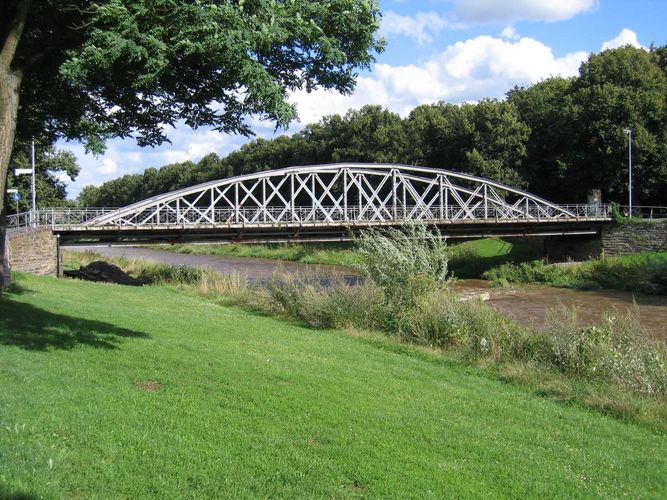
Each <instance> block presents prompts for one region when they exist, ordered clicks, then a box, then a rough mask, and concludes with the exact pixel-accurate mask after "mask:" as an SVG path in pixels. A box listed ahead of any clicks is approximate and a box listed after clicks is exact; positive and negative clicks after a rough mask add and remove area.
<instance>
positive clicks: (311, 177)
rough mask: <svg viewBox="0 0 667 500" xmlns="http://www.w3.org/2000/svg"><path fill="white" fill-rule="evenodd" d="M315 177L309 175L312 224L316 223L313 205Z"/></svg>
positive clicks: (314, 199)
mask: <svg viewBox="0 0 667 500" xmlns="http://www.w3.org/2000/svg"><path fill="white" fill-rule="evenodd" d="M315 175H317V174H310V192H311V193H312V200H311V201H312V203H311V207H312V208H311V210H312V214H313V222H315V221H317V217H316V216H315V212H316V210H317V209H316V208H315V205H316V203H317V197H316V196H315Z"/></svg>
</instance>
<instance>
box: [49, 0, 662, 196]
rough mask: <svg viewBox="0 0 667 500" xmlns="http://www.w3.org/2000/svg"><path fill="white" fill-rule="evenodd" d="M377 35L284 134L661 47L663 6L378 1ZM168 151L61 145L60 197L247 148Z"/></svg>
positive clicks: (261, 126)
mask: <svg viewBox="0 0 667 500" xmlns="http://www.w3.org/2000/svg"><path fill="white" fill-rule="evenodd" d="M380 5H381V8H382V11H383V22H382V29H381V34H382V36H384V37H385V39H386V40H387V49H386V51H385V52H384V53H382V54H380V55H379V56H377V61H376V63H375V64H374V65H373V66H372V68H371V70H370V71H365V72H362V73H361V74H360V75H359V78H358V81H357V88H356V90H355V92H354V94H352V95H350V96H340V95H338V94H335V93H332V92H325V91H321V90H320V91H315V92H313V93H311V94H307V93H305V92H297V93H295V94H293V95H292V96H291V100H292V102H294V103H295V104H296V105H297V108H298V110H299V115H300V122H298V123H295V124H293V126H292V127H291V128H290V129H289V130H287V131H279V132H278V134H283V133H293V132H296V131H298V130H300V128H301V127H303V126H304V125H306V124H308V123H312V122H316V121H318V120H320V119H321V118H322V117H323V116H326V115H329V114H332V113H339V114H344V113H345V112H346V111H347V110H348V109H349V108H359V107H361V106H363V105H364V104H380V105H382V106H385V107H387V108H389V109H391V110H392V111H395V112H397V113H399V114H401V115H403V116H405V115H406V114H407V113H409V111H410V110H411V109H412V108H414V107H415V106H417V105H419V104H424V103H430V102H437V101H441V100H442V101H448V102H453V103H460V102H474V101H478V100H480V99H482V98H484V97H497V98H503V96H504V94H505V92H506V91H507V90H509V89H510V88H512V87H513V86H514V85H530V84H533V83H536V82H538V81H540V80H542V79H544V78H547V77H549V76H551V75H562V76H572V75H575V74H576V73H577V70H578V68H579V65H580V64H581V62H582V61H584V60H585V59H586V58H587V57H588V55H589V54H590V53H592V52H599V51H601V50H603V49H605V48H614V47H618V46H622V45H625V44H632V45H635V46H642V47H649V46H650V44H651V43H655V44H656V45H665V44H666V43H667V30H666V29H665V20H666V19H667V0H416V1H410V0H381V2H380ZM252 124H253V129H254V131H255V133H256V134H257V136H259V137H267V138H270V137H274V136H275V135H277V134H275V133H274V127H273V126H272V125H271V124H270V123H262V122H259V121H253V122H252ZM168 136H169V138H170V140H171V144H164V145H162V146H160V147H158V148H140V147H138V146H136V144H135V143H134V141H133V140H131V139H127V140H112V141H110V142H109V143H108V148H107V151H106V153H105V154H104V155H101V156H98V157H94V156H92V155H86V154H85V153H84V151H83V147H82V146H81V145H80V144H77V143H65V142H61V143H60V144H59V147H61V148H63V149H70V150H72V151H73V152H74V153H75V154H76V156H77V157H78V160H79V164H80V165H81V174H80V175H79V178H78V179H77V181H76V182H74V183H72V182H69V179H67V181H68V184H69V186H68V192H69V196H70V197H72V198H73V197H76V195H77V194H78V192H79V191H80V190H81V188H83V187H84V186H86V185H88V184H95V185H99V184H101V183H102V182H105V181H107V180H110V179H113V178H116V177H119V176H121V175H125V174H130V173H140V172H143V170H145V169H146V168H148V167H160V166H162V165H165V164H167V163H173V162H180V161H185V160H192V161H198V160H199V159H200V158H201V157H202V156H204V155H206V154H208V153H211V152H216V153H218V154H219V155H220V156H224V155H226V154H228V153H230V152H231V151H233V150H235V149H237V148H239V147H240V146H241V145H242V144H244V143H245V142H247V141H248V140H249V139H246V138H244V137H240V136H229V135H224V134H220V133H218V132H215V131H213V130H209V129H204V128H200V129H198V130H191V129H189V128H188V127H186V126H185V125H181V126H177V127H176V128H175V129H171V128H169V130H168Z"/></svg>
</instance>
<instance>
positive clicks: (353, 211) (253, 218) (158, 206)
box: [86, 163, 587, 228]
mask: <svg viewBox="0 0 667 500" xmlns="http://www.w3.org/2000/svg"><path fill="white" fill-rule="evenodd" d="M583 215H585V216H586V215H587V214H583ZM581 216H582V214H581V213H577V210H576V209H573V208H572V207H567V206H566V207H563V206H558V205H555V204H553V203H551V202H549V201H547V200H544V199H542V198H540V197H537V196H535V195H533V194H531V193H528V192H526V191H523V190H520V189H515V188H512V187H510V186H507V185H504V184H501V183H498V182H495V181H492V180H489V179H484V178H481V177H476V176H472V175H467V174H462V173H458V172H453V171H447V170H440V169H435V168H428V167H417V166H409V165H400V164H364V163H337V164H327V165H312V166H302V167H289V168H284V169H279V170H267V171H263V172H257V173H253V174H248V175H241V176H237V177H230V178H226V179H221V180H215V181H209V182H206V183H203V184H199V185H196V186H191V187H187V188H183V189H180V190H177V191H173V192H170V193H165V194H162V195H159V196H154V197H152V198H148V199H146V200H143V201H140V202H137V203H134V204H131V205H128V206H126V207H123V208H121V209H118V210H115V211H112V212H109V213H106V214H103V215H101V216H99V217H96V218H93V219H91V220H89V221H88V222H86V225H88V226H97V227H99V226H115V227H120V228H122V227H139V226H141V227H150V226H161V227H164V226H180V227H189V226H203V227H206V226H208V227H239V226H243V227H245V226H256V227H263V226H278V227H294V226H303V225H324V226H326V225H336V226H343V225H349V226H370V225H382V224H387V225H389V224H399V223H401V222H404V221H408V220H422V221H425V222H428V223H434V224H446V223H466V222H476V223H479V222H485V221H487V222H492V223H502V222H525V221H547V220H551V221H558V220H573V219H579V218H580V217H581Z"/></svg>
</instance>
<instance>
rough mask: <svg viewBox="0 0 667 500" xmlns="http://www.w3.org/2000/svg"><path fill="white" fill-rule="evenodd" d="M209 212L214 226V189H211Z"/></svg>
mask: <svg viewBox="0 0 667 500" xmlns="http://www.w3.org/2000/svg"><path fill="white" fill-rule="evenodd" d="M209 209H210V210H211V220H212V221H213V224H215V188H211V203H210V204H209Z"/></svg>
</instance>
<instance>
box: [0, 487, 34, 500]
mask: <svg viewBox="0 0 667 500" xmlns="http://www.w3.org/2000/svg"><path fill="white" fill-rule="evenodd" d="M38 498H39V497H38V496H37V495H32V494H30V493H22V492H14V491H9V490H6V489H2V488H0V499H1V500H36V499H38Z"/></svg>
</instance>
